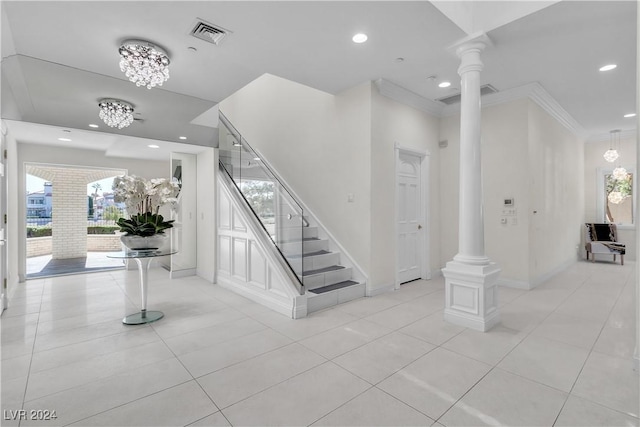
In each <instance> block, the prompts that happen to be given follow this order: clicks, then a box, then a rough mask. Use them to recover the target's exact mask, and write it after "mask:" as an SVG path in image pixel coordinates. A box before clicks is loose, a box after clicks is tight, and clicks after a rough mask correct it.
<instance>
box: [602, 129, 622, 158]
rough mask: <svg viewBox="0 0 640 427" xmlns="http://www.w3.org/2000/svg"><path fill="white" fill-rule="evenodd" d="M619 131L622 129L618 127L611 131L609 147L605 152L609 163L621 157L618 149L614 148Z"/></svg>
mask: <svg viewBox="0 0 640 427" xmlns="http://www.w3.org/2000/svg"><path fill="white" fill-rule="evenodd" d="M619 132H620V130H619V129H616V130H612V131H611V133H610V137H609V149H608V150H607V151H606V152H605V153H604V159H605V160H606V161H607V162H609V163H613V162H615V161H616V160H617V159H618V157H619V154H618V150H616V149H615V148H614V145H615V140H616V136H618V133H619Z"/></svg>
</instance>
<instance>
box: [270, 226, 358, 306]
mask: <svg viewBox="0 0 640 427" xmlns="http://www.w3.org/2000/svg"><path fill="white" fill-rule="evenodd" d="M295 230H296V231H297V230H298V229H295ZM302 233H303V236H302V239H301V240H300V238H299V236H298V238H297V239H294V240H292V241H291V242H287V243H284V244H282V245H281V250H282V252H283V255H284V256H285V258H286V259H287V260H288V262H289V264H290V265H291V267H292V268H293V269H294V270H295V271H297V272H302V283H303V284H304V288H305V290H306V295H307V312H308V313H312V312H314V311H318V310H322V309H325V308H328V307H332V306H334V305H337V304H342V303H344V302H347V301H351V300H353V299H356V298H361V297H364V295H365V283H358V282H357V281H354V280H352V278H353V271H352V270H353V269H352V268H351V267H345V266H343V265H341V264H340V256H341V254H340V252H337V251H335V252H332V251H331V250H330V244H329V239H322V238H319V237H318V227H317V226H306V227H303V228H302ZM296 234H298V235H299V234H300V233H299V231H297V233H296ZM300 242H302V256H300V255H299V253H296V251H297V250H298V249H299V248H300Z"/></svg>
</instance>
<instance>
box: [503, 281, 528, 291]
mask: <svg viewBox="0 0 640 427" xmlns="http://www.w3.org/2000/svg"><path fill="white" fill-rule="evenodd" d="M498 286H504V287H505V288H513V289H524V290H527V291H528V290H530V289H532V288H531V283H529V282H527V281H523V280H511V279H498Z"/></svg>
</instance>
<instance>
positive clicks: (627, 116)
mask: <svg viewBox="0 0 640 427" xmlns="http://www.w3.org/2000/svg"><path fill="white" fill-rule="evenodd" d="M635 116H636V113H629V114H625V115H624V117H625V118H627V119H628V118H629V117H635Z"/></svg>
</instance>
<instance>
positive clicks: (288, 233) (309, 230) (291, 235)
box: [280, 226, 318, 241]
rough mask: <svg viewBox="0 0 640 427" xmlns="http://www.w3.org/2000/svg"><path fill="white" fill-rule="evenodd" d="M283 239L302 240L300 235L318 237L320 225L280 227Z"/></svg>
mask: <svg viewBox="0 0 640 427" xmlns="http://www.w3.org/2000/svg"><path fill="white" fill-rule="evenodd" d="M280 236H281V238H282V240H285V241H290V240H300V237H301V236H302V237H304V238H307V237H316V238H317V237H318V227H300V226H298V227H284V228H281V229H280Z"/></svg>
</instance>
